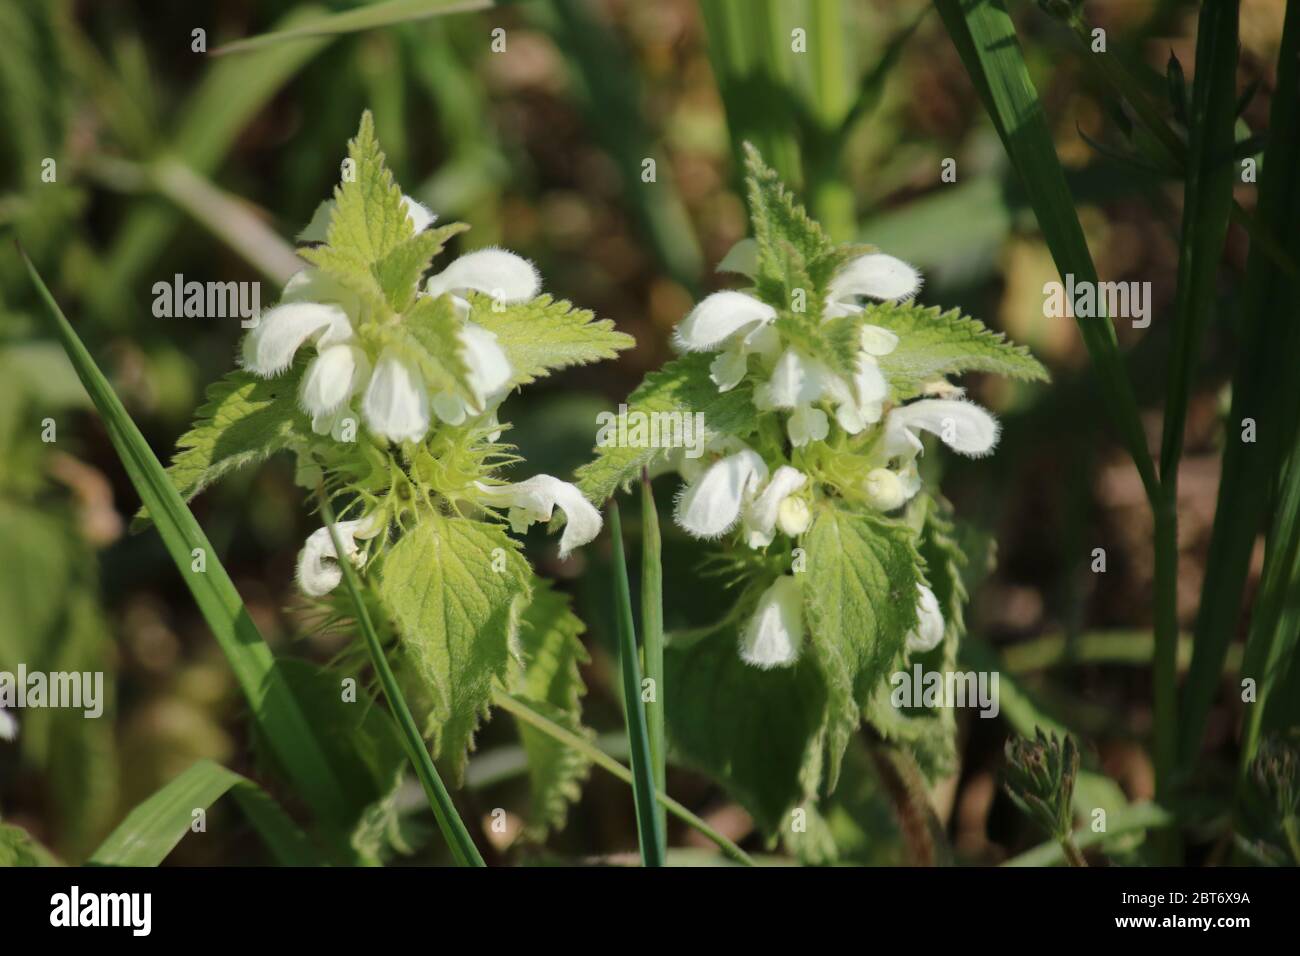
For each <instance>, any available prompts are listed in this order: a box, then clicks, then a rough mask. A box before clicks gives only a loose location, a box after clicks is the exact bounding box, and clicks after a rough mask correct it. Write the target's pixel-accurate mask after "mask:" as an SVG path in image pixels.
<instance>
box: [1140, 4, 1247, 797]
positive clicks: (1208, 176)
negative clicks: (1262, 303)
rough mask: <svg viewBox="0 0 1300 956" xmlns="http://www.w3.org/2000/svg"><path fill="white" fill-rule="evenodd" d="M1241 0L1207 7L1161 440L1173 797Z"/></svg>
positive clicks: (1161, 665) (1162, 723)
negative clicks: (1189, 488)
mask: <svg viewBox="0 0 1300 956" xmlns="http://www.w3.org/2000/svg"><path fill="white" fill-rule="evenodd" d="M1237 14H1238V4H1237V2H1236V0H1219V2H1215V3H1207V4H1205V5H1204V6H1202V7H1201V16H1200V22H1199V24H1198V27H1197V35H1196V74H1195V81H1194V85H1193V88H1192V107H1191V113H1190V116H1189V131H1190V139H1189V143H1188V151H1187V172H1186V179H1185V181H1184V187H1183V224H1182V239H1181V243H1180V247H1179V254H1178V290H1177V293H1176V297H1175V302H1174V321H1175V325H1174V331H1173V341H1172V343H1171V346H1170V357H1169V363H1168V375H1167V378H1166V394H1165V415H1164V425H1163V431H1162V435H1161V442H1160V504H1159V506H1158V507H1157V508H1156V514H1155V563H1156V570H1155V633H1156V653H1155V673H1154V679H1155V769H1156V797H1157V799H1162V800H1167V799H1168V795H1169V789H1170V787H1171V785H1172V783H1173V781H1172V779H1171V777H1172V775H1173V773H1174V771H1175V768H1176V765H1177V761H1178V736H1177V734H1178V685H1177V680H1178V674H1177V667H1178V665H1177V652H1178V513H1177V507H1178V462H1179V460H1180V459H1181V457H1182V453H1183V430H1184V426H1185V425H1186V423H1187V403H1188V402H1189V401H1190V399H1191V391H1192V377H1193V375H1194V374H1195V372H1196V364H1197V357H1198V355H1199V353H1200V344H1201V340H1202V338H1203V336H1204V332H1205V328H1206V326H1207V325H1208V324H1209V320H1210V315H1211V313H1212V312H1213V309H1214V301H1215V286H1216V283H1217V281H1218V273H1219V268H1218V267H1219V260H1220V258H1221V257H1222V255H1223V243H1224V240H1225V239H1226V237H1227V232H1228V217H1229V215H1230V214H1231V211H1232V183H1233V174H1234V171H1235V169H1234V164H1233V163H1232V162H1231V161H1230V156H1229V155H1228V154H1227V152H1226V150H1225V146H1226V145H1227V144H1229V143H1231V142H1232V141H1233V125H1234V123H1235V121H1236V111H1237V89H1236V76H1237Z"/></svg>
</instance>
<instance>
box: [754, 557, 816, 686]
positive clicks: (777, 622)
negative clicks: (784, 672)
mask: <svg viewBox="0 0 1300 956" xmlns="http://www.w3.org/2000/svg"><path fill="white" fill-rule="evenodd" d="M802 644H803V606H802V600H801V597H800V585H799V579H798V578H796V577H794V576H793V575H790V574H783V575H782V576H781V577H779V578H777V579H776V581H775V582H774V583H773V584H772V586H771V587H769V588H768V589H767V590H766V591H764V592H763V594H762V596H761V597H760V598H759V599H758V607H757V608H756V609H755V610H754V616H753V617H751V618H750V619H749V623H748V624H747V625H746V626H745V632H744V634H742V635H741V638H740V659H741V660H743V661H744V662H745V663H746V664H752V665H753V666H754V667H761V668H763V669H764V670H766V669H768V668H772V667H789V666H790V665H791V664H793V663H794V662H795V661H797V660H798V659H799V648H800V645H802Z"/></svg>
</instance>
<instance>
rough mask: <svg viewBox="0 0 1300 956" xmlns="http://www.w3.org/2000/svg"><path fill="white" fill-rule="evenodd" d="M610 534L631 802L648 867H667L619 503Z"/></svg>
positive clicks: (612, 503)
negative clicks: (642, 692) (630, 774)
mask: <svg viewBox="0 0 1300 956" xmlns="http://www.w3.org/2000/svg"><path fill="white" fill-rule="evenodd" d="M609 532H610V538H611V542H612V545H613V559H614V629H615V630H616V631H617V632H618V658H619V670H620V671H621V672H622V674H623V713H624V717H625V719H626V721H627V741H628V746H629V752H630V754H631V756H632V774H633V781H632V799H633V802H634V804H635V806H636V828H637V838H638V840H639V841H640V844H641V860H642V862H644V864H645V865H646V866H663V865H664V855H665V854H664V830H663V827H662V826H661V825H660V817H659V813H658V812H657V810H656V809H655V807H656V804H655V792H656V790H657V788H656V787H655V781H654V775H653V774H652V773H651V770H650V735H649V732H648V731H647V729H646V716H645V705H644V704H642V702H641V666H640V664H639V662H638V659H637V649H636V627H635V625H634V624H633V623H632V592H631V588H630V586H629V585H628V579H627V558H626V556H625V555H624V553H623V523H622V521H621V520H620V518H619V513H618V502H616V501H610V503H609Z"/></svg>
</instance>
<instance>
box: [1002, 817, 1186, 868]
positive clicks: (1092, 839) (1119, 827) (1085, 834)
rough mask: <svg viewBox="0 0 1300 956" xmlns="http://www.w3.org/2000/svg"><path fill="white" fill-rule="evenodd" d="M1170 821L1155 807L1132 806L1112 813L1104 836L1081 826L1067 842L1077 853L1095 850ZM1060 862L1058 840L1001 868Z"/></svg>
mask: <svg viewBox="0 0 1300 956" xmlns="http://www.w3.org/2000/svg"><path fill="white" fill-rule="evenodd" d="M1173 820H1174V815H1173V814H1172V813H1170V812H1169V811H1168V810H1166V809H1165V808H1164V807H1162V806H1160V805H1159V804H1156V803H1134V804H1131V805H1130V806H1127V807H1124V808H1123V809H1122V810H1116V811H1115V812H1114V813H1112V814H1111V815H1110V819H1109V820H1108V821H1107V823H1108V825H1107V828H1106V830H1105V832H1101V833H1099V832H1097V831H1096V830H1093V829H1092V827H1090V826H1085V827H1082V828H1080V829H1078V830H1075V831H1074V833H1073V834H1072V835H1071V837H1070V842H1071V844H1073V846H1074V848H1075V850H1076V852H1077V851H1079V850H1086V849H1087V848H1088V847H1090V846H1096V845H1097V844H1099V843H1101V842H1102V841H1103V840H1109V839H1111V838H1113V837H1117V836H1120V835H1122V834H1125V833H1135V832H1137V831H1139V830H1152V829H1155V828H1157V827H1167V826H1169V825H1170V824H1171V823H1173ZM1064 859H1066V851H1065V848H1064V847H1063V846H1062V845H1061V842H1060V841H1059V840H1055V839H1053V840H1049V841H1048V842H1046V843H1043V844H1040V845H1039V846H1036V847H1034V848H1033V849H1032V850H1027V851H1025V852H1024V853H1022V854H1020V855H1019V856H1015V857H1012V858H1011V859H1009V860H1007V861H1006V862H1005V863H1003V864H1002V865H1003V866H1053V865H1055V864H1057V863H1060V862H1061V861H1062V860H1064Z"/></svg>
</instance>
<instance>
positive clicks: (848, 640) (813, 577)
mask: <svg viewBox="0 0 1300 956" xmlns="http://www.w3.org/2000/svg"><path fill="white" fill-rule="evenodd" d="M802 543H803V547H804V549H805V551H806V557H807V571H806V572H805V573H804V574H801V575H800V579H801V581H802V584H803V597H804V609H805V612H806V614H807V618H808V629H809V645H810V647H811V651H812V653H813V655H815V658H816V660H817V663H818V665H819V666H820V668H821V670H822V673H823V674H824V676H825V679H826V687H827V698H828V699H827V705H828V709H829V713H828V716H827V737H826V749H827V771H828V772H827V779H828V783H829V789H834V786H835V783H836V780H837V778H838V776H839V768H840V759H841V757H842V756H843V754H844V748H845V746H846V745H847V744H848V741H849V738H850V737H851V736H852V734H853V733H854V731H855V730H856V729H857V727H858V723H859V722H860V718H861V715H862V712H863V710H864V708H865V707H866V706H867V705H868V703H869V702H870V701H871V699H872V697H873V696H874V694H875V692H876V690H877V689H878V687H879V686H880V685H881V683H882V682H884V681H885V680H886V678H887V676H888V673H889V670H890V667H891V665H892V664H893V663H894V661H895V659H896V658H897V657H898V654H899V652H900V651H901V650H902V647H903V642H904V639H905V638H906V636H907V632H908V631H909V630H911V629H912V628H913V627H915V626H916V601H917V584H918V582H920V581H921V580H922V578H921V567H920V562H921V559H920V555H919V554H918V553H917V550H916V544H915V535H914V532H913V531H912V530H911V529H910V528H908V527H907V526H906V525H903V524H900V523H898V522H893V521H888V520H886V519H884V518H880V517H877V516H875V515H872V514H864V513H857V512H853V511H848V510H846V509H842V508H838V507H833V506H830V507H824V508H822V510H821V511H820V513H819V514H818V515H817V518H816V520H815V521H814V522H813V525H812V527H811V528H810V529H809V530H808V532H807V534H806V535H805V536H804V538H803V542H802Z"/></svg>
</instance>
